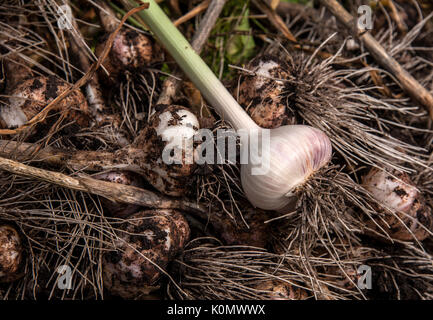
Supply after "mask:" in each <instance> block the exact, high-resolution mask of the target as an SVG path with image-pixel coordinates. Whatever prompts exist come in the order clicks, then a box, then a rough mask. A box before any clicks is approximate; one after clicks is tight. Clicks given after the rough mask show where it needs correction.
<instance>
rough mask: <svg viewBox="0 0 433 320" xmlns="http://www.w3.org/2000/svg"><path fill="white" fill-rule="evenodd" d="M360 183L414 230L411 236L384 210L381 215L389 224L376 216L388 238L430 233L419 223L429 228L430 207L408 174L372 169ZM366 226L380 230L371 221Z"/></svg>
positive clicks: (432, 220) (420, 236) (406, 238)
mask: <svg viewBox="0 0 433 320" xmlns="http://www.w3.org/2000/svg"><path fill="white" fill-rule="evenodd" d="M362 183H363V186H364V187H365V188H366V189H367V190H368V191H369V192H370V193H371V194H372V196H373V197H374V198H375V199H376V200H377V201H379V202H380V203H382V204H383V205H384V206H386V207H387V208H389V209H391V210H395V215H397V216H398V217H399V218H400V219H401V220H402V221H403V223H404V224H405V225H406V226H407V227H408V228H409V229H410V231H411V232H412V233H413V235H412V234H411V233H410V232H409V231H408V229H407V228H406V227H405V226H404V225H403V224H402V223H401V222H400V221H399V219H398V218H397V217H396V216H395V215H392V214H390V213H385V214H384V215H383V216H382V218H383V219H384V220H385V221H386V223H387V224H388V226H387V225H386V224H385V223H384V222H383V221H381V219H377V223H378V224H379V225H380V226H381V227H382V228H383V229H384V230H385V231H387V232H388V234H389V236H390V237H391V238H394V239H397V240H402V241H411V240H414V236H415V238H416V239H417V240H419V241H422V240H424V239H426V238H427V237H429V236H430V234H429V233H428V232H427V231H426V230H424V228H423V227H422V225H424V227H426V228H427V229H428V230H432V228H433V216H432V209H431V208H430V207H429V206H428V205H427V204H426V202H425V199H424V198H423V196H422V194H421V193H420V192H419V190H418V189H417V187H416V185H415V184H414V183H413V182H412V181H411V179H410V177H409V176H408V174H407V173H404V172H399V171H396V170H389V172H386V171H384V170H380V169H378V168H372V169H371V170H370V171H369V172H368V174H367V175H366V176H365V177H363V181H362ZM379 211H380V209H379ZM367 225H368V226H369V227H371V228H373V229H375V230H377V231H378V232H380V230H378V227H377V226H376V224H374V223H373V222H372V221H368V222H367Z"/></svg>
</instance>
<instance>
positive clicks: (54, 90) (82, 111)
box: [0, 76, 89, 128]
mask: <svg viewBox="0 0 433 320" xmlns="http://www.w3.org/2000/svg"><path fill="white" fill-rule="evenodd" d="M70 87H71V85H70V84H68V83H66V82H65V81H63V80H61V79H59V78H57V77H54V76H50V77H45V76H38V77H34V78H32V79H28V80H25V81H23V82H21V83H20V84H19V85H18V86H17V87H16V88H14V89H13V90H11V92H10V98H9V105H7V106H2V108H1V109H0V119H1V120H2V123H4V125H5V126H6V127H7V128H16V127H20V126H22V125H24V124H25V123H26V122H27V121H29V120H30V119H32V118H33V117H34V116H35V115H37V114H38V113H39V112H40V111H42V109H43V108H44V107H46V106H47V104H48V103H50V102H51V101H53V100H54V98H56V97H57V96H58V95H59V94H60V93H61V92H63V91H64V90H66V89H69V88H70ZM54 110H55V111H65V110H67V111H66V112H67V114H66V118H67V119H70V120H73V121H75V122H76V123H77V124H78V125H80V126H83V127H84V126H88V124H89V110H88V105H87V101H86V99H85V97H84V95H83V94H82V93H81V91H79V90H75V91H73V92H71V93H70V94H69V95H68V96H67V97H65V98H64V99H63V100H62V101H61V102H59V103H58V104H57V105H56V107H55V108H54Z"/></svg>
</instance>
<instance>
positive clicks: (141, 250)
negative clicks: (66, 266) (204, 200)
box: [103, 209, 190, 299]
mask: <svg viewBox="0 0 433 320" xmlns="http://www.w3.org/2000/svg"><path fill="white" fill-rule="evenodd" d="M118 229H120V231H119V233H118V239H117V240H116V241H115V246H116V248H115V249H116V250H115V251H110V252H107V253H106V254H105V255H104V258H103V279H104V286H105V287H106V288H107V289H108V290H109V291H110V292H111V293H113V294H115V295H119V296H121V297H123V298H125V299H133V298H138V297H140V296H142V295H147V294H148V293H149V292H151V291H153V290H156V289H157V288H158V280H159V278H160V277H161V275H162V274H163V271H162V270H165V269H166V267H167V265H168V263H169V262H170V261H171V260H172V259H173V258H175V257H176V256H177V255H178V254H179V253H180V252H181V251H182V249H183V247H184V245H185V243H186V242H187V241H188V239H189V236H190V229H189V225H188V223H187V221H186V220H185V218H184V217H183V215H182V213H180V212H179V211H176V210H162V209H160V210H147V211H140V212H138V213H135V214H133V215H131V216H129V217H128V218H127V219H126V220H125V221H124V222H123V223H122V224H121V225H120V226H119V227H118Z"/></svg>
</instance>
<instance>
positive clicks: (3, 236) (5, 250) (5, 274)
mask: <svg viewBox="0 0 433 320" xmlns="http://www.w3.org/2000/svg"><path fill="white" fill-rule="evenodd" d="M22 252H23V247H22V244H21V239H20V236H19V234H18V232H17V231H16V230H15V229H14V228H12V227H11V226H8V225H2V226H0V283H1V282H11V281H15V280H16V279H17V277H18V271H19V268H20V265H21V260H22Z"/></svg>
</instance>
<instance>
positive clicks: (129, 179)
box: [93, 170, 143, 218]
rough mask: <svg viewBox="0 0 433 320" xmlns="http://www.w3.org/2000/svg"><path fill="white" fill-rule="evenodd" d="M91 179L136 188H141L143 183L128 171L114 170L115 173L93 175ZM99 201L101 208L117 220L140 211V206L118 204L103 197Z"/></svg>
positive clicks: (138, 177) (137, 176)
mask: <svg viewBox="0 0 433 320" xmlns="http://www.w3.org/2000/svg"><path fill="white" fill-rule="evenodd" d="M93 178H95V179H99V180H103V181H108V182H114V183H120V184H125V185H129V186H134V187H138V188H142V187H143V181H142V179H141V177H140V176H139V175H137V174H136V173H134V172H130V171H120V170H115V171H109V172H103V173H99V174H96V175H94V176H93ZM100 201H101V203H102V205H103V207H104V208H105V209H106V211H107V212H108V213H109V214H110V215H111V216H114V217H118V218H125V217H127V216H129V215H131V214H133V213H135V212H137V211H138V210H139V209H140V206H138V205H135V204H125V203H118V202H115V201H111V200H108V199H106V198H103V197H101V198H100Z"/></svg>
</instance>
